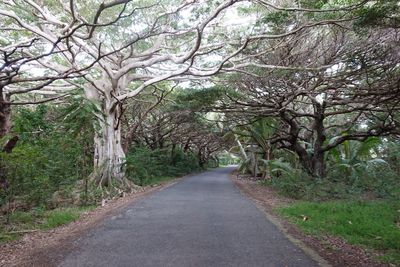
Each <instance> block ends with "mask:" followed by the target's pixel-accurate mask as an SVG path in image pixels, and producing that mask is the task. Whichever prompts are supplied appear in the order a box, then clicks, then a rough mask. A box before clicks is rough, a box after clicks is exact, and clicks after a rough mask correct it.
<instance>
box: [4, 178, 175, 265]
mask: <svg viewBox="0 0 400 267" xmlns="http://www.w3.org/2000/svg"><path fill="white" fill-rule="evenodd" d="M179 179H181V178H177V179H174V180H172V181H169V182H165V183H161V184H160V185H156V186H149V187H144V188H143V191H142V192H137V193H133V194H128V195H126V196H125V197H121V198H118V199H114V200H112V201H110V202H107V203H105V205H104V206H99V207H97V208H95V209H94V210H92V211H89V212H85V213H82V214H81V216H80V218H79V219H78V220H76V221H74V222H72V223H69V224H67V225H64V226H61V227H58V228H55V229H52V230H49V231H38V232H34V233H28V234H25V235H24V237H23V238H21V239H19V240H17V241H13V242H10V243H6V244H2V245H0V266H7V267H8V266H56V265H57V263H59V262H60V261H61V260H62V259H63V258H64V256H65V255H66V254H68V252H70V251H72V250H73V249H74V240H76V239H77V238H79V237H80V236H81V235H83V234H84V233H86V232H87V231H88V230H90V229H92V228H93V227H95V226H96V225H97V224H98V223H100V222H101V221H103V220H104V219H105V218H107V217H110V216H112V215H114V214H115V213H118V212H119V211H120V210H121V209H123V208H124V207H126V206H127V205H129V204H131V203H134V202H135V201H137V200H139V199H141V198H142V197H144V196H146V195H148V194H150V193H152V192H155V191H159V190H161V189H163V188H166V187H168V186H171V185H172V184H175V183H176V182H177V181H178V180H179ZM103 204H104V203H103Z"/></svg>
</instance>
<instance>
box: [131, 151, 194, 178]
mask: <svg viewBox="0 0 400 267" xmlns="http://www.w3.org/2000/svg"><path fill="white" fill-rule="evenodd" d="M198 170H201V168H200V166H199V163H198V159H197V157H196V156H195V155H193V154H192V153H187V154H185V153H183V151H182V150H181V149H179V148H176V149H175V150H174V151H173V152H171V150H170V149H156V150H151V149H149V148H147V147H136V148H135V149H133V150H132V151H130V152H129V153H128V155H127V156H126V173H127V176H128V178H129V179H131V180H132V181H133V182H134V183H135V184H138V185H150V184H154V183H157V182H159V181H161V180H165V179H168V178H171V177H177V176H181V175H185V174H188V173H191V172H194V171H198Z"/></svg>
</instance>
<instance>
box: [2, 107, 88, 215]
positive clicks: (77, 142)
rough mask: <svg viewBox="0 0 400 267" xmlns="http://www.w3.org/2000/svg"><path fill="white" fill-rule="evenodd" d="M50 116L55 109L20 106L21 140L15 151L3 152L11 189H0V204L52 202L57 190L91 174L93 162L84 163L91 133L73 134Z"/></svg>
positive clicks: (17, 124)
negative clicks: (11, 202)
mask: <svg viewBox="0 0 400 267" xmlns="http://www.w3.org/2000/svg"><path fill="white" fill-rule="evenodd" d="M50 116H54V112H51V111H48V110H47V108H46V107H45V106H41V105H40V106H38V107H37V108H36V109H34V110H31V109H27V108H20V109H19V110H16V112H15V118H14V122H15V127H14V131H15V134H17V135H19V136H20V140H19V142H18V143H17V146H16V147H15V148H14V150H13V152H12V153H11V154H6V153H0V161H1V166H2V169H3V171H4V172H5V176H6V178H7V181H8V184H9V186H8V189H7V191H5V190H1V189H0V206H1V205H4V204H5V203H6V202H7V201H9V200H10V201H13V199H19V200H21V201H22V202H24V203H25V207H24V208H25V209H29V208H32V207H35V206H50V204H52V203H51V197H52V195H53V193H54V192H56V191H59V190H63V191H65V192H70V191H72V190H70V188H72V187H74V185H75V183H76V182H77V181H78V180H80V179H82V177H84V175H87V174H89V172H90V170H89V168H90V167H91V164H84V163H85V162H88V161H91V156H88V155H87V154H88V153H86V154H85V151H84V150H83V147H84V146H85V142H87V139H88V138H90V137H88V136H85V135H79V136H76V135H73V134H72V133H71V132H69V131H66V129H65V127H64V125H63V124H62V123H60V122H58V121H57V120H56V119H54V118H50ZM44 130H45V131H44ZM85 166H86V167H85Z"/></svg>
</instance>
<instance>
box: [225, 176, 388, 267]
mask: <svg viewBox="0 0 400 267" xmlns="http://www.w3.org/2000/svg"><path fill="white" fill-rule="evenodd" d="M231 179H232V181H233V183H234V184H235V185H236V186H237V187H238V188H239V190H240V191H242V192H243V193H245V194H246V195H248V196H250V197H251V198H252V199H253V200H254V201H255V202H256V203H257V204H258V206H259V207H261V208H262V209H263V210H264V211H265V212H266V213H267V214H268V215H269V216H271V217H272V218H273V220H274V221H276V222H277V223H278V224H279V225H280V226H281V227H282V228H283V229H282V230H283V231H284V232H285V233H286V234H287V235H289V236H290V237H292V238H294V239H297V240H299V241H301V242H302V243H303V244H305V245H306V246H307V247H309V248H311V249H312V250H313V251H315V252H316V253H317V254H318V255H319V256H320V257H322V258H323V259H325V260H326V261H327V262H328V263H329V264H330V265H332V266H334V267H345V266H352V267H354V266H362V267H378V266H392V265H389V264H383V263H379V262H377V261H375V260H374V259H373V257H374V256H377V255H376V254H374V253H373V252H371V251H367V250H365V249H363V248H360V247H357V246H354V245H350V244H348V243H347V242H346V241H345V240H343V239H342V238H339V237H333V236H329V235H326V236H321V237H318V238H317V237H314V236H310V235H306V234H304V233H303V232H302V231H301V230H300V229H299V228H298V227H297V226H296V225H294V224H291V223H289V222H288V221H286V220H284V219H283V218H281V217H279V216H278V215H277V214H276V212H275V209H276V208H278V207H282V206H286V205H289V204H291V203H294V202H296V200H293V199H289V198H285V197H283V196H280V195H279V194H277V193H276V191H274V190H273V189H272V188H270V187H268V186H264V185H261V184H260V183H259V182H258V181H257V180H254V179H252V178H249V177H248V176H242V175H237V174H236V173H235V174H232V176H231Z"/></svg>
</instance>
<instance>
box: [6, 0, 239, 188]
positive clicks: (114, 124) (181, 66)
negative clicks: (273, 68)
mask: <svg viewBox="0 0 400 267" xmlns="http://www.w3.org/2000/svg"><path fill="white" fill-rule="evenodd" d="M236 2H239V1H234V0H230V1H224V2H222V3H221V4H219V3H217V2H215V1H207V2H202V3H196V2H184V3H183V4H180V5H179V4H177V3H176V2H174V1H172V2H171V1H131V0H125V1H120V0H118V1H110V2H107V3H105V2H101V1H85V2H78V1H73V0H71V1H69V2H65V1H31V0H29V1H6V2H3V3H2V4H1V6H0V7H1V11H0V15H2V16H3V17H5V18H7V19H8V20H9V21H10V24H9V25H12V26H10V27H11V28H12V29H13V30H14V31H16V32H23V33H25V34H26V35H29V36H33V38H38V39H40V46H39V47H40V48H42V49H48V47H52V51H51V52H52V53H51V55H52V56H51V57H46V58H39V59H38V60H36V62H35V63H36V65H37V66H38V67H39V66H40V67H42V68H46V69H47V70H49V71H52V72H55V73H58V74H59V75H61V74H64V73H66V72H70V71H78V72H79V73H80V74H81V75H83V78H82V79H80V80H67V82H68V83H69V84H70V85H71V86H75V87H78V88H83V89H84V92H85V95H86V97H87V98H88V99H90V100H91V101H93V102H94V103H95V104H96V105H97V106H98V109H99V110H100V111H101V114H100V113H97V117H98V122H97V124H98V125H99V127H98V129H99V131H98V132H97V133H96V136H95V140H94V144H95V157H94V158H95V163H94V165H95V172H94V175H93V179H94V180H95V181H96V183H98V184H99V185H107V184H111V182H113V181H115V182H116V183H119V184H121V185H122V186H124V185H125V184H126V180H125V179H124V171H123V168H122V165H123V162H124V157H125V154H124V151H123V149H122V140H121V118H122V112H123V105H124V101H126V100H127V99H129V98H133V97H135V96H137V95H138V94H139V93H140V92H141V91H142V90H143V89H144V88H146V87H148V86H150V85H152V84H156V83H158V82H160V81H163V80H167V79H172V78H176V79H177V78H178V77H181V76H187V75H211V74H212V73H215V72H217V71H218V70H219V69H220V66H221V65H222V64H223V63H225V62H226V61H227V60H228V59H229V58H231V57H232V56H234V55H236V54H237V52H238V50H240V49H242V48H240V47H239V48H238V47H236V46H235V47H231V48H229V44H228V46H227V44H226V43H224V45H225V46H224V45H223V43H222V42H221V41H220V39H218V38H214V37H215V36H213V31H211V30H209V29H207V26H209V24H210V23H211V22H212V21H214V20H216V18H217V17H218V16H219V15H220V14H221V12H223V11H224V10H225V9H227V8H228V7H230V6H232V5H233V4H235V3H236ZM43 4H44V6H45V7H43ZM214 28H215V27H214ZM222 48H224V52H222V53H220V55H222V59H221V60H219V62H218V63H217V64H215V65H213V66H211V67H210V66H207V68H206V69H203V68H202V67H203V66H202V65H203V64H204V63H205V61H204V58H205V56H206V55H207V54H215V53H216V52H217V51H219V50H221V49H222Z"/></svg>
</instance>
